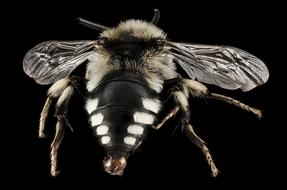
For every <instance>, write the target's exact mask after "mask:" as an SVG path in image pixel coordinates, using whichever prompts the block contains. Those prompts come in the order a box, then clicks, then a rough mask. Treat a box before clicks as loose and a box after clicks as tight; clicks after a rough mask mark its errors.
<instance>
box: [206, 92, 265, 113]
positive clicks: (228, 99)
mask: <svg viewBox="0 0 287 190" xmlns="http://www.w3.org/2000/svg"><path fill="white" fill-rule="evenodd" d="M207 97H208V98H212V99H216V100H221V101H224V102H226V103H229V104H232V105H235V106H237V107H240V108H241V109H243V110H245V111H248V112H252V113H254V114H255V115H256V116H257V117H258V118H259V119H260V118H261V117H262V112H261V111H260V110H259V109H256V108H253V107H251V106H248V105H246V104H244V103H242V102H240V101H238V100H235V99H233V98H231V97H228V96H224V95H221V94H217V93H210V94H209V95H208V96H207Z"/></svg>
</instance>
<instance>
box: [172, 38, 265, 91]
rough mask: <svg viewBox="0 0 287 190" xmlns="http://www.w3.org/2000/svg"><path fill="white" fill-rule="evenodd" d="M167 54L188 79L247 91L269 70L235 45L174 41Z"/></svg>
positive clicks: (258, 60) (261, 80) (263, 81)
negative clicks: (170, 55) (171, 56)
mask: <svg viewBox="0 0 287 190" xmlns="http://www.w3.org/2000/svg"><path fill="white" fill-rule="evenodd" d="M169 45H170V47H171V50H170V54H172V55H173V57H174V61H175V62H176V63H178V64H179V65H180V66H181V67H182V68H183V70H184V71H185V72H186V73H187V74H188V75H189V77H190V78H191V79H197V80H198V81H201V82H204V83H208V84H214V85H217V86H219V87H222V88H225V89H238V88H240V89H242V90H243V91H249V90H251V89H253V88H255V87H256V86H258V85H260V84H263V83H265V82H266V81H267V80H268V77H269V72H268V69H267V67H266V66H265V64H264V63H263V62H262V61H261V60H260V59H259V58H257V57H255V56H253V55H251V54H250V53H248V52H246V51H243V50H241V49H238V48H234V47H228V46H211V45H200V44H199V45H196V44H184V43H174V42H171V43H170V44H169Z"/></svg>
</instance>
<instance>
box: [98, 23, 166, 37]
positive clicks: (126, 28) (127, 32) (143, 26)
mask: <svg viewBox="0 0 287 190" xmlns="http://www.w3.org/2000/svg"><path fill="white" fill-rule="evenodd" d="M100 38H101V39H107V40H108V41H119V42H126V43H134V42H141V41H142V42H148V41H150V40H154V39H159V40H160V39H162V40H163V39H165V38H166V34H165V33H164V32H163V31H162V30H161V29H159V28H158V27H157V26H155V25H154V24H153V23H150V22H145V21H141V20H133V19H132V20H127V21H124V22H121V23H120V24H119V25H118V26H117V27H114V28H109V29H106V30H104V31H103V32H102V33H101V35H100Z"/></svg>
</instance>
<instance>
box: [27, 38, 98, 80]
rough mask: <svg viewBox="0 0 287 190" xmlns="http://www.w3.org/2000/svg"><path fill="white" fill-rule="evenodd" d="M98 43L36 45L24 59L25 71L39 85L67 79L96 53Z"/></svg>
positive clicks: (54, 42) (71, 42)
mask: <svg viewBox="0 0 287 190" xmlns="http://www.w3.org/2000/svg"><path fill="white" fill-rule="evenodd" d="M96 44H97V41H70V42H63V41H47V42H43V43H40V44H38V45H36V46H35V47H34V48H32V49H31V50H30V51H29V52H28V53H27V54H26V55H25V57H24V61H23V69H24V71H25V73H26V74H27V75H29V76H30V77H32V78H34V79H35V80H36V82H37V83H39V84H51V83H54V82H56V81H57V80H59V79H61V78H65V77H67V76H69V75H70V73H71V72H72V71H73V70H74V69H75V68H76V67H78V66H79V65H80V64H81V63H83V62H84V61H85V60H87V58H88V57H89V56H90V55H91V54H93V53H95V51H94V47H95V45H96Z"/></svg>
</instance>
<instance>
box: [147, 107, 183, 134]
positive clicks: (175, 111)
mask: <svg viewBox="0 0 287 190" xmlns="http://www.w3.org/2000/svg"><path fill="white" fill-rule="evenodd" d="M178 110H179V107H178V106H176V107H174V108H173V109H172V110H171V111H170V112H168V114H167V115H166V116H165V117H164V118H163V119H162V120H161V121H160V122H159V123H157V124H156V125H154V126H153V128H154V129H159V128H161V127H162V126H163V124H165V122H166V121H168V120H169V119H170V118H172V117H174V116H175V115H176V113H177V112H178Z"/></svg>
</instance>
